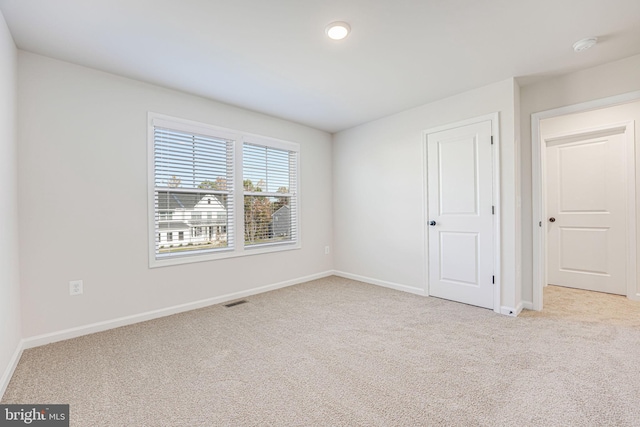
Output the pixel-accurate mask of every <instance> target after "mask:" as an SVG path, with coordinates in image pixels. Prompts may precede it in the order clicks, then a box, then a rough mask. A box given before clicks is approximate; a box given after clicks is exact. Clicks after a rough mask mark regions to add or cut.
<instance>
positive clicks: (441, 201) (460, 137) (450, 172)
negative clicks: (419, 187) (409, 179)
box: [427, 121, 494, 308]
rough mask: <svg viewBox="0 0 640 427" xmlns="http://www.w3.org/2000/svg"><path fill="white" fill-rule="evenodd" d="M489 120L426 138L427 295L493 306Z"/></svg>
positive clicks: (433, 134)
mask: <svg viewBox="0 0 640 427" xmlns="http://www.w3.org/2000/svg"><path fill="white" fill-rule="evenodd" d="M491 153H492V149H491V121H486V122H482V123H477V124H472V125H468V126H463V127H458V128H454V129H450V130H446V131H442V132H437V133H432V134H429V135H428V136H427V168H428V171H427V180H428V213H429V216H428V220H429V221H430V222H431V221H435V225H430V226H429V233H428V239H429V245H428V246H429V294H430V295H432V296H436V297H440V298H446V299H450V300H454V301H459V302H463V303H466V304H472V305H477V306H480V307H486V308H493V281H492V279H493V255H494V253H493V247H494V246H493V215H492V200H493V168H492V156H491Z"/></svg>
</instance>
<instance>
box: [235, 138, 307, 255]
mask: <svg viewBox="0 0 640 427" xmlns="http://www.w3.org/2000/svg"><path fill="white" fill-rule="evenodd" d="M242 151H243V153H242V173H243V176H242V183H243V187H244V243H245V245H246V246H252V245H259V244H264V243H273V242H283V241H294V240H295V239H296V229H295V227H293V225H294V224H295V223H296V198H295V193H296V180H295V179H294V178H295V177H296V175H297V173H296V167H297V153H296V152H294V151H287V150H282V149H277V148H271V147H267V146H262V145H255V144H251V143H245V144H244V146H243V150H242Z"/></svg>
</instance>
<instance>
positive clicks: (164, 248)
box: [153, 126, 234, 258]
mask: <svg viewBox="0 0 640 427" xmlns="http://www.w3.org/2000/svg"><path fill="white" fill-rule="evenodd" d="M153 142H154V188H155V194H154V208H155V232H156V237H157V238H156V239H155V241H156V251H155V253H156V258H163V257H171V256H179V255H181V254H193V252H194V251H202V252H209V251H220V250H225V249H230V248H233V245H234V229H233V217H234V197H233V169H234V165H233V157H234V156H233V141H231V140H227V139H224V138H217V137H215V136H211V135H200V134H195V133H191V132H184V131H180V130H174V129H168V128H163V127H157V126H156V127H154V134H153Z"/></svg>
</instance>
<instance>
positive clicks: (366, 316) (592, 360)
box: [2, 277, 640, 426]
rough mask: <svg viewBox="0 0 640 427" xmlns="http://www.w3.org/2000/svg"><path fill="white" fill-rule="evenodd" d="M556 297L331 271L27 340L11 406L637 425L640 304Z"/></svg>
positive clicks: (388, 421)
mask: <svg viewBox="0 0 640 427" xmlns="http://www.w3.org/2000/svg"><path fill="white" fill-rule="evenodd" d="M547 289H548V290H549V287H548V288H547ZM562 291H563V290H562V289H553V290H551V292H552V293H553V295H552V294H549V295H548V296H546V298H545V299H546V301H545V303H546V304H547V308H548V310H549V313H550V315H545V314H544V313H545V312H542V313H533V312H526V313H523V314H522V315H521V316H520V317H518V318H511V317H506V316H501V315H497V314H495V313H493V312H492V311H490V310H485V309H481V308H476V307H471V306H467V305H464V304H458V303H454V302H450V301H445V300H440V299H437V298H428V297H420V296H416V295H412V294H408V293H403V292H399V291H395V290H391V289H386V288H382V287H377V286H373V285H368V284H364V283H361V282H356V281H352V280H347V279H343V278H338V277H329V278H326V279H321V280H316V281H313V282H308V283H304V284H301V285H296V286H292V287H288V288H284V289H280V290H276V291H272V292H267V293H264V294H260V295H255V296H251V297H248V298H246V299H247V300H248V302H247V303H246V304H241V305H237V306H235V307H232V308H227V307H224V306H223V305H216V306H211V307H207V308H203V309H199V310H194V311H191V312H187V313H182V314H178V315H174V316H170V317H165V318H161V319H156V320H152V321H148V322H144V323H139V324H135V325H131V326H126V327H122V328H118V329H113V330H110V331H106V332H101V333H97V334H92V335H87V336H83V337H80V338H76V339H72V340H68V341H64V342H59V343H54V344H50V345H46V346H42V347H38V348H34V349H30V350H26V351H25V352H24V354H23V356H22V359H21V361H20V363H19V365H18V367H17V369H16V372H15V375H14V377H13V379H12V380H11V383H10V385H9V387H8V389H7V392H6V393H5V396H4V398H3V400H2V403H48V404H52V403H68V404H70V405H71V425H72V426H439V425H442V426H514V425H519V426H638V425H640V403H639V402H640V400H639V396H640V325H639V324H638V318H639V317H640V303H631V304H629V308H628V311H627V312H626V314H624V316H623V317H626V316H633V319H632V320H631V321H628V322H627V321H619V320H620V319H617V316H618V314H616V310H617V308H616V305H615V304H603V305H602V306H598V308H597V309H594V313H586V314H581V315H573V316H571V315H568V316H563V315H561V314H559V313H558V312H557V311H556V312H554V311H553V306H554V303H553V300H554V299H562V300H564V301H565V302H564V303H560V304H561V305H562V304H564V305H565V306H567V304H575V305H577V306H583V307H584V303H580V302H578V300H579V299H582V298H583V297H584V295H582V293H581V291H578V292H576V293H574V292H573V290H571V292H569V293H563V292H562ZM556 293H557V295H555V294H556ZM587 294H590V293H587ZM588 297H589V295H587V298H588ZM616 301H618V302H620V301H622V302H623V303H624V304H626V303H629V302H628V301H627V300H626V299H625V300H622V299H616ZM604 310H614V312H612V314H607V315H602V312H603V311H604ZM545 311H546V310H545ZM602 317H604V318H605V319H604V320H603V319H602ZM611 319H617V320H611ZM622 320H625V319H622Z"/></svg>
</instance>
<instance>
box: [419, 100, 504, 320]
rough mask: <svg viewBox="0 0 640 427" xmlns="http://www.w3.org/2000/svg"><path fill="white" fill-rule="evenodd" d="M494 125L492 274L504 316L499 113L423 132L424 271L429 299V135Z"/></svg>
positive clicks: (496, 304)
mask: <svg viewBox="0 0 640 427" xmlns="http://www.w3.org/2000/svg"><path fill="white" fill-rule="evenodd" d="M486 121H490V122H491V134H492V136H493V144H492V155H491V159H492V162H491V168H492V178H493V179H492V197H493V205H494V206H495V215H493V274H494V277H495V282H494V286H493V311H494V312H496V313H501V310H500V309H501V300H500V290H501V283H502V282H501V273H500V259H501V253H502V252H501V250H500V114H499V113H498V112H495V113H491V114H485V115H482V116H478V117H474V118H471V119H466V120H461V121H458V122H455V123H449V124H446V125H442V126H437V127H433V128H429V129H427V130H423V131H422V170H423V173H422V177H423V182H422V186H423V195H424V200H423V203H422V224H423V226H422V230H423V241H424V251H425V252H424V253H425V254H426V259H425V263H424V265H425V271H424V275H425V276H424V278H425V279H424V280H425V286H424V291H425V294H426V295H427V296H430V295H431V293H430V292H429V227H428V226H427V225H426V224H427V222H428V221H429V187H428V184H429V183H428V180H429V177H428V174H429V171H428V164H427V163H428V158H427V155H428V154H427V153H428V148H427V143H428V137H429V135H430V134H433V133H438V132H442V131H446V130H451V129H455V128H459V127H464V126H468V125H473V124H477V123H481V122H486Z"/></svg>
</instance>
